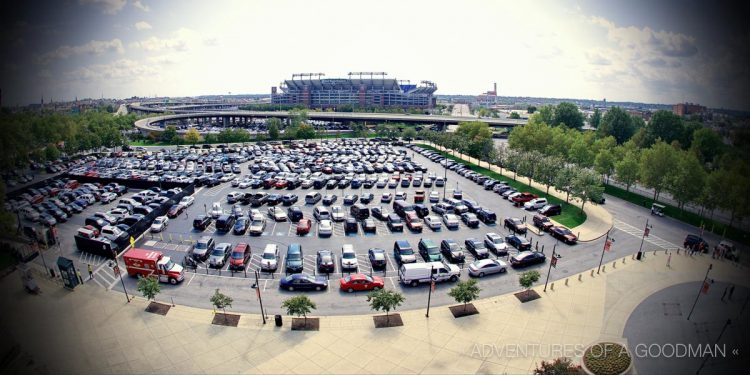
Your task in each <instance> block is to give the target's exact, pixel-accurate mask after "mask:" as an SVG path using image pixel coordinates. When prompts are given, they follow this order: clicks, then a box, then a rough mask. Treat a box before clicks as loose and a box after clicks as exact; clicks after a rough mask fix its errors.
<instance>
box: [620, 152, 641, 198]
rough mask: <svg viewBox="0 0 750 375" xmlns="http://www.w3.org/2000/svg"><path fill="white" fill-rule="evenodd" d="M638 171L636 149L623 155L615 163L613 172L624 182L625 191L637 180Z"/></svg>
mask: <svg viewBox="0 0 750 375" xmlns="http://www.w3.org/2000/svg"><path fill="white" fill-rule="evenodd" d="M639 172H640V161H639V157H638V152H637V151H629V152H627V153H626V154H625V157H624V158H623V159H622V160H620V161H618V162H617V163H615V174H616V175H617V180H618V181H620V182H621V183H623V184H625V191H630V187H631V186H633V184H635V182H636V181H638V173H639Z"/></svg>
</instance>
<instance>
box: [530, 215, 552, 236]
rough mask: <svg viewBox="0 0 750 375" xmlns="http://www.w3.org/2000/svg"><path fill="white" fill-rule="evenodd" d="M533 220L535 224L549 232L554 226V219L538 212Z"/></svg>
mask: <svg viewBox="0 0 750 375" xmlns="http://www.w3.org/2000/svg"><path fill="white" fill-rule="evenodd" d="M532 221H533V223H534V226H535V227H537V228H539V229H541V230H542V231H543V232H547V231H549V230H550V228H552V227H553V226H554V224H552V220H550V219H549V218H548V217H547V216H544V215H543V214H536V215H534V217H533V218H532Z"/></svg>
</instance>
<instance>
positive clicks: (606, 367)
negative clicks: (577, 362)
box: [581, 342, 633, 375]
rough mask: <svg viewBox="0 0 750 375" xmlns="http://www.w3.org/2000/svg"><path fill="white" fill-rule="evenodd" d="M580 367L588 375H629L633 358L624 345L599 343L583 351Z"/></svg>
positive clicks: (631, 370)
mask: <svg viewBox="0 0 750 375" xmlns="http://www.w3.org/2000/svg"><path fill="white" fill-rule="evenodd" d="M581 367H582V369H583V371H584V372H585V373H586V374H588V375H629V374H631V373H632V372H633V356H632V355H631V354H630V351H629V350H628V348H627V347H626V346H625V345H622V344H618V343H614V342H599V343H596V344H593V345H589V347H587V348H586V350H584V351H583V358H582V359H581Z"/></svg>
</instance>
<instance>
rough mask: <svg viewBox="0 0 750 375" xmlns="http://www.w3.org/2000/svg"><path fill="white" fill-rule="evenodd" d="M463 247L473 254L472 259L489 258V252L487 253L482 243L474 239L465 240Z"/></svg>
mask: <svg viewBox="0 0 750 375" xmlns="http://www.w3.org/2000/svg"><path fill="white" fill-rule="evenodd" d="M464 245H465V246H466V250H469V252H471V253H472V254H474V257H475V258H477V259H485V258H489V257H490V252H489V251H487V247H486V246H484V242H482V241H480V240H478V239H476V238H467V239H466V241H464Z"/></svg>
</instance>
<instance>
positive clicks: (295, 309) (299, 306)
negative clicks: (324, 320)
mask: <svg viewBox="0 0 750 375" xmlns="http://www.w3.org/2000/svg"><path fill="white" fill-rule="evenodd" d="M281 307H282V308H284V309H286V313H287V315H296V316H300V315H302V316H303V317H304V318H305V326H307V314H309V313H310V312H312V311H313V310H315V309H317V308H318V306H316V305H315V302H313V301H312V300H310V298H308V297H307V296H294V297H291V298H288V299H287V300H285V301H284V302H282V303H281Z"/></svg>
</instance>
